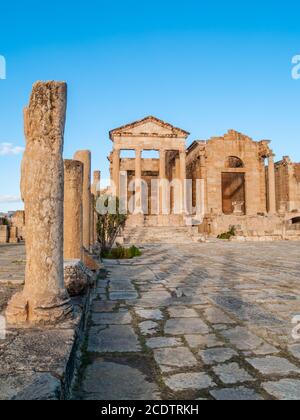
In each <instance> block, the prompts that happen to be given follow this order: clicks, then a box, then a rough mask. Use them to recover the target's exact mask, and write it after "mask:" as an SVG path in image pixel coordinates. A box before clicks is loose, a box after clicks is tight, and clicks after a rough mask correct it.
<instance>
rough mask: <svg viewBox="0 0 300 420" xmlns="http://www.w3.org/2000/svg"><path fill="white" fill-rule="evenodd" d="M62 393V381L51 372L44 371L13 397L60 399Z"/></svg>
mask: <svg viewBox="0 0 300 420" xmlns="http://www.w3.org/2000/svg"><path fill="white" fill-rule="evenodd" d="M60 393H61V383H60V381H59V380H58V379H57V378H54V376H52V375H50V374H49V373H43V374H41V375H38V376H37V377H36V378H35V379H34V381H33V382H32V383H31V384H30V385H28V386H27V387H25V388H24V389H22V391H20V392H19V393H17V394H16V395H15V396H14V397H13V398H12V399H13V400H16V401H57V400H59V399H60Z"/></svg>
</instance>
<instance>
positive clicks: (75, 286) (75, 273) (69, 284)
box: [64, 260, 89, 297]
mask: <svg viewBox="0 0 300 420" xmlns="http://www.w3.org/2000/svg"><path fill="white" fill-rule="evenodd" d="M64 279H65V286H66V288H67V290H68V293H69V295H70V296H72V297H73V296H80V295H82V294H83V293H84V292H85V291H86V290H87V288H88V285H89V273H88V270H87V268H86V267H85V265H84V264H83V262H82V261H80V260H66V261H65V263H64Z"/></svg>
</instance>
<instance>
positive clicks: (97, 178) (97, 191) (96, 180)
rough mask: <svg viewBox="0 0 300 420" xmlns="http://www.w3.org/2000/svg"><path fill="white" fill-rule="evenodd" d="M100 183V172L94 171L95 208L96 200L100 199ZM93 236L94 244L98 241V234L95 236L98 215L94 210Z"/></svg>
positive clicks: (93, 192)
mask: <svg viewBox="0 0 300 420" xmlns="http://www.w3.org/2000/svg"><path fill="white" fill-rule="evenodd" d="M100 183H101V172H100V171H94V182H93V185H92V194H93V195H94V203H95V206H96V203H97V199H98V198H99V197H100V195H101V193H100V187H101V186H100ZM93 219H94V220H93V229H94V230H93V235H94V243H96V242H97V241H98V234H97V222H98V214H97V211H96V209H95V210H94V216H93Z"/></svg>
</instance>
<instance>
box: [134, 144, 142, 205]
mask: <svg viewBox="0 0 300 420" xmlns="http://www.w3.org/2000/svg"><path fill="white" fill-rule="evenodd" d="M135 213H142V150H141V149H136V151H135Z"/></svg>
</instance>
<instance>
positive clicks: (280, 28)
mask: <svg viewBox="0 0 300 420" xmlns="http://www.w3.org/2000/svg"><path fill="white" fill-rule="evenodd" d="M299 16H300V3H299V2H297V1H289V2H275V1H271V0H269V1H257V0H252V1H251V2H250V1H249V2H241V1H230V0H228V1H217V0H216V1H214V2H207V1H199V0H186V1H182V0H181V1H178V0H172V1H171V0H165V1H162V0H161V1H158V0H152V1H151V2H145V1H137V0H127V1H126V0H123V1H118V0H115V1H102V0H98V1H91V0H86V1H84V2H70V1H61V0H60V1H57V0H52V1H51V2H50V3H49V2H40V1H30V0H28V1H26V2H24V1H15V2H13V3H12V2H3V3H2V4H1V16H0V19H1V21H0V55H3V56H5V58H6V61H7V80H0V145H1V143H11V144H12V146H3V145H2V146H0V147H2V155H1V149H0V211H7V210H10V209H16V208H19V207H20V206H21V205H20V203H14V202H13V201H14V197H18V196H19V166H20V160H21V154H17V153H18V149H15V147H20V146H24V136H23V119H22V108H23V107H24V105H26V103H27V102H28V98H29V94H30V90H31V85H32V83H33V82H34V81H36V80H49V79H57V80H66V81H67V82H68V86H69V101H68V115H67V126H66V136H65V157H66V158H69V157H71V156H72V155H73V153H74V151H75V150H77V149H91V151H92V153H93V169H101V170H102V172H103V176H106V177H107V176H108V162H107V159H106V157H107V155H108V153H109V151H110V148H111V143H110V140H109V139H108V131H109V130H110V129H112V128H115V127H118V126H120V125H122V124H124V123H127V122H131V121H134V120H136V119H140V118H143V117H144V116H147V115H150V114H153V115H155V116H157V117H159V118H162V119H164V120H166V121H168V122H170V123H173V124H175V125H176V126H179V127H182V128H183V129H186V130H187V131H190V132H191V137H190V138H189V141H192V140H194V139H207V138H209V137H211V136H214V135H222V134H223V133H224V132H226V131H227V130H228V129H230V128H234V129H236V130H238V131H241V132H244V133H246V134H248V135H249V136H251V137H253V138H254V139H256V140H260V139H266V138H267V139H271V140H272V141H273V149H274V152H275V153H276V155H277V157H278V159H280V158H281V156H282V155H290V156H291V157H292V158H293V159H294V160H296V161H300V151H299V140H300V80H298V81H297V80H293V79H292V77H291V69H292V64H291V60H292V57H293V56H294V55H297V54H300V24H299ZM3 148H4V149H5V150H6V152H5V151H4V152H3ZM9 150H11V153H9ZM13 152H15V153H16V154H12V153H13ZM3 197H10V198H3ZM4 200H10V201H11V202H10V203H7V202H4Z"/></svg>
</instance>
